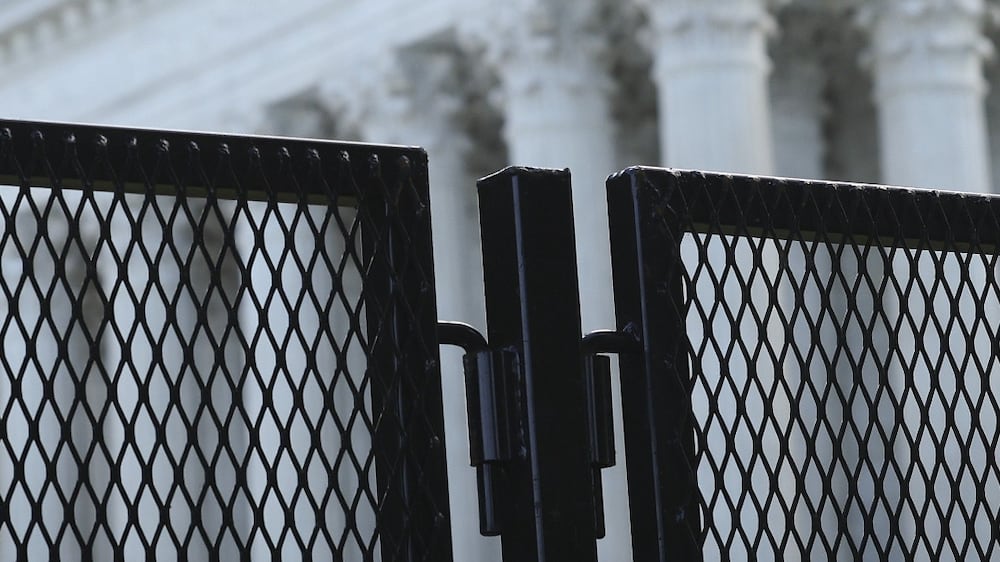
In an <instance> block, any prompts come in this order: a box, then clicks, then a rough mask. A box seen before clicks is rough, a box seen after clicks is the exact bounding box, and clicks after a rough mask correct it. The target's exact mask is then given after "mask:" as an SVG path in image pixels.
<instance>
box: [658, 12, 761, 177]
mask: <svg viewBox="0 0 1000 562" xmlns="http://www.w3.org/2000/svg"><path fill="white" fill-rule="evenodd" d="M766 4H767V2H766V1H765V0H651V1H650V12H651V13H650V15H651V16H652V20H653V26H652V27H653V38H652V47H653V56H654V60H655V63H654V80H655V82H656V84H657V88H658V91H659V107H660V147H661V151H662V152H663V154H662V158H663V163H664V164H666V165H668V166H672V167H681V168H697V169H701V170H711V171H725V172H741V173H758V174H770V173H772V172H773V169H774V155H773V150H772V148H771V121H770V110H769V100H768V84H767V77H768V72H769V71H770V62H769V60H768V56H767V35H768V32H769V31H770V30H771V29H772V27H773V23H772V20H771V17H770V16H769V15H768V12H767V6H766Z"/></svg>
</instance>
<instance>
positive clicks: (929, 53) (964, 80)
mask: <svg viewBox="0 0 1000 562" xmlns="http://www.w3.org/2000/svg"><path fill="white" fill-rule="evenodd" d="M993 13H995V10H991V9H990V8H989V6H988V5H987V4H986V2H985V1H984V0H882V1H880V2H874V3H871V4H867V5H865V6H864V7H862V9H861V10H860V11H859V12H858V15H857V18H856V19H857V23H858V25H859V26H860V27H861V28H862V29H865V30H866V31H868V34H869V48H868V49H867V51H866V52H865V53H864V54H863V55H862V63H863V64H864V65H866V66H871V67H874V70H875V82H876V89H877V92H876V95H877V96H886V95H893V94H895V93H898V92H901V91H906V90H910V91H912V90H913V89H914V88H939V89H940V88H961V89H965V88H973V89H975V90H976V91H978V92H980V93H985V90H986V83H985V80H984V78H983V75H982V66H981V65H982V62H983V61H984V60H986V59H988V58H989V57H991V56H992V55H993V46H992V44H991V43H990V41H989V40H988V39H987V38H986V37H985V35H984V34H983V32H982V28H983V25H984V23H985V21H986V19H987V17H988V16H990V15H991V14H993Z"/></svg>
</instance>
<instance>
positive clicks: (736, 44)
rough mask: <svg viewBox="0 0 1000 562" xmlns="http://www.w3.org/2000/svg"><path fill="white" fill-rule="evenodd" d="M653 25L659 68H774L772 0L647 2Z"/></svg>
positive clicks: (675, 0)
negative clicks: (770, 57) (770, 59)
mask: <svg viewBox="0 0 1000 562" xmlns="http://www.w3.org/2000/svg"><path fill="white" fill-rule="evenodd" d="M643 3H644V5H645V6H646V9H647V10H648V12H649V14H650V17H651V21H652V26H651V29H650V32H651V36H650V37H649V39H648V41H650V43H651V44H652V46H653V49H654V50H655V51H656V52H657V62H656V64H657V66H658V67H661V70H663V71H666V70H667V68H665V67H671V68H683V67H692V66H700V67H704V66H710V65H719V64H746V63H751V64H755V65H760V66H761V67H763V68H765V69H768V70H769V69H770V64H769V62H768V59H767V51H766V41H767V38H768V37H769V36H770V35H772V34H773V33H775V31H776V30H777V27H776V25H775V22H774V18H773V17H772V16H771V9H773V8H776V7H777V6H780V5H783V4H784V3H786V2H785V0H782V1H780V2H777V1H772V0H643Z"/></svg>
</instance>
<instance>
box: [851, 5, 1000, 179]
mask: <svg viewBox="0 0 1000 562" xmlns="http://www.w3.org/2000/svg"><path fill="white" fill-rule="evenodd" d="M984 11H985V6H984V2H983V1H982V0H890V1H886V2H881V3H877V4H873V5H872V7H871V8H870V9H868V10H866V11H865V12H863V13H862V14H861V21H862V24H864V25H865V26H866V27H867V28H868V29H869V31H870V44H871V50H870V53H869V55H870V58H871V60H870V62H871V65H872V68H873V73H874V81H875V100H876V104H877V106H878V109H879V129H880V133H881V138H880V147H881V151H882V155H881V156H882V174H883V177H882V179H883V181H884V182H886V183H889V184H897V185H908V186H917V187H938V188H948V189H956V190H962V191H973V192H980V193H983V192H988V191H989V190H990V163H989V148H988V147H989V141H988V137H987V132H986V119H985V111H984V101H983V97H984V94H985V90H986V83H985V79H984V77H983V61H984V59H985V58H986V57H987V56H988V55H990V54H991V51H992V49H991V47H990V44H989V42H988V41H987V40H986V38H985V37H984V36H983V33H982V30H981V25H982V19H983V16H984Z"/></svg>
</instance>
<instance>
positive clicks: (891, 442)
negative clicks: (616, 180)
mask: <svg viewBox="0 0 1000 562" xmlns="http://www.w3.org/2000/svg"><path fill="white" fill-rule="evenodd" d="M625 176H627V179H628V181H629V182H630V185H631V188H632V190H633V191H632V194H633V196H634V204H635V209H636V216H637V217H640V220H639V222H640V223H641V224H640V226H639V228H640V229H641V231H642V234H641V236H642V242H641V243H642V244H645V247H644V248H642V249H641V250H640V255H641V256H642V257H641V258H640V260H643V259H644V260H648V261H646V262H645V263H647V264H650V263H652V264H654V265H652V266H649V267H647V268H646V270H647V272H652V273H651V275H650V276H649V277H647V278H646V279H645V281H644V282H645V284H646V285H647V287H646V288H644V289H642V290H648V291H649V292H648V293H646V294H647V295H654V296H653V297H650V299H651V300H650V301H649V302H647V305H648V306H649V309H648V310H647V313H648V317H646V319H644V320H643V322H645V325H644V327H643V330H644V332H643V333H645V334H646V335H647V336H649V335H650V334H657V337H658V338H659V339H654V340H652V341H650V342H648V343H647V345H648V346H652V347H654V348H657V349H659V350H664V349H666V350H667V351H666V352H665V353H666V354H665V355H664V356H663V357H668V358H674V357H675V358H676V360H674V361H671V360H664V361H661V362H660V363H658V364H656V365H653V366H652V367H651V369H652V371H651V372H652V373H654V374H658V375H659V376H662V377H666V380H672V381H674V382H675V383H676V384H675V385H674V386H672V387H671V388H673V389H675V390H676V389H680V391H681V392H680V393H681V396H680V397H679V398H678V401H677V402H676V403H675V405H677V406H678V408H677V409H676V410H671V411H670V412H668V413H663V412H659V413H658V414H656V415H662V416H664V418H663V419H667V420H669V421H667V422H666V424H665V425H661V428H662V427H667V426H672V427H673V428H674V429H675V430H677V432H678V433H677V435H678V438H679V439H680V441H681V442H683V445H682V447H681V449H682V452H681V454H679V455H678V457H677V458H673V459H665V458H661V459H660V460H661V462H663V463H665V464H670V463H673V468H672V470H673V472H670V471H666V472H664V474H668V473H669V474H672V475H674V476H676V475H678V474H680V475H682V477H680V478H677V479H675V480H672V481H668V482H661V483H660V484H661V485H662V489H663V490H664V494H665V495H664V496H663V498H665V499H663V504H662V505H660V506H659V508H660V509H661V510H662V512H663V513H665V514H666V515H665V516H666V517H672V516H676V517H678V518H679V519H680V518H685V517H687V518H688V519H687V522H686V523H684V525H686V532H687V534H688V538H689V539H690V542H691V543H692V545H693V548H692V549H691V552H693V553H694V554H692V555H691V558H692V559H699V558H701V559H704V560H718V559H784V560H814V559H838V560H970V559H974V560H988V559H994V558H996V557H998V556H1000V546H998V541H1000V539H998V537H1000V523H998V519H1000V461H998V456H997V446H998V443H1000V365H998V358H1000V344H998V333H997V332H998V327H1000V286H998V283H997V275H996V272H997V265H998V250H997V243H998V242H1000V236H998V234H1000V225H998V219H1000V199H998V198H995V197H989V196H974V195H966V194H958V193H944V192H933V191H922V190H912V189H899V188H881V187H872V186H856V185H845V184H829V183H820V182H800V181H792V180H774V179H760V178H748V177H731V176H720V175H710V174H700V173H690V172H676V171H667V170H654V169H648V170H646V169H635V170H631V171H628V172H626V174H625ZM613 220H614V218H613ZM616 275H618V273H617V272H616ZM656 295H658V296H656ZM657 299H662V300H657ZM672 351H676V355H671V353H672ZM659 352H660V351H653V354H654V355H655V354H656V353H659ZM623 376H625V377H627V376H629V375H628V373H623ZM625 384H626V382H625V381H624V380H623V385H625ZM657 407H658V406H657V405H656V404H653V405H652V408H653V409H654V410H655V409H656V408H657ZM625 408H626V409H628V408H642V405H641V404H638V403H631V404H630V403H626V404H625ZM626 416H628V414H626ZM628 446H629V447H633V446H636V445H634V444H632V443H630V444H628ZM638 446H642V444H639V445H638ZM629 459H630V462H631V459H632V457H629ZM661 466H662V465H661ZM629 468H630V471H631V470H632V467H629ZM631 485H632V483H631V482H630V486H631ZM667 504H669V505H667ZM685 508H688V513H685ZM691 513H693V516H690V517H688V516H689V515H690V514H691ZM633 525H635V522H633ZM667 526H669V523H668V524H667ZM674 538H675V539H676V537H674ZM680 542H684V541H683V540H681V541H680ZM675 546H676V545H675ZM680 550H681V551H683V550H684V549H683V548H682V549H680Z"/></svg>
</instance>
